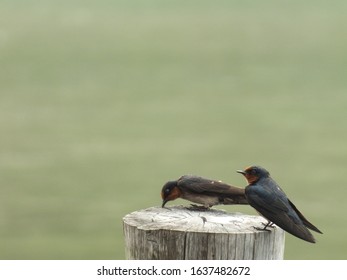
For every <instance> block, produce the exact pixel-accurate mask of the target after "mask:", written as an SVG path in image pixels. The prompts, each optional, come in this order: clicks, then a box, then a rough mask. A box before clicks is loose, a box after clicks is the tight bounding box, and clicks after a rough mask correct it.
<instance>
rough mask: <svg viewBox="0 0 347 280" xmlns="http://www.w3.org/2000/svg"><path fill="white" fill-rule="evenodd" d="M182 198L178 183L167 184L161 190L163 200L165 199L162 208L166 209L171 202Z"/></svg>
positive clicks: (170, 182)
mask: <svg viewBox="0 0 347 280" xmlns="http://www.w3.org/2000/svg"><path fill="white" fill-rule="evenodd" d="M180 196H181V191H180V189H179V188H178V187H177V181H169V182H167V183H166V184H165V185H164V186H163V188H162V189H161V198H162V199H163V204H162V205H161V207H164V206H165V204H166V203H167V202H168V201H170V200H175V199H176V198H179V197H180Z"/></svg>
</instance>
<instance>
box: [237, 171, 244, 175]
mask: <svg viewBox="0 0 347 280" xmlns="http://www.w3.org/2000/svg"><path fill="white" fill-rule="evenodd" d="M236 172H237V173H241V174H242V175H246V172H245V171H243V170H236Z"/></svg>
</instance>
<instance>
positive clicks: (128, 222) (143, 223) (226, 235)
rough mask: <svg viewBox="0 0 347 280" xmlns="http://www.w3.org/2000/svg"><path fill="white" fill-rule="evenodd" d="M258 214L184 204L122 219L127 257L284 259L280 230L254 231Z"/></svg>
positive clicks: (152, 258) (136, 213) (282, 233)
mask: <svg viewBox="0 0 347 280" xmlns="http://www.w3.org/2000/svg"><path fill="white" fill-rule="evenodd" d="M264 222H266V220H265V219H264V218H262V217H260V216H250V215H244V214H241V213H229V212H226V211H223V210H215V209H212V210H208V211H196V210H189V209H187V208H185V207H183V206H173V207H170V208H159V207H152V208H148V209H143V210H140V211H136V212H133V213H130V214H128V215H126V216H125V217H124V218H123V229H124V237H125V245H126V249H125V251H126V258H127V259H150V260H170V259H181V260H184V259H186V260H189V259H190V260H269V259H270V260H271V259H283V254H284V231H283V230H282V229H280V228H278V227H274V228H271V232H267V231H258V230H256V229H254V226H255V227H262V224H261V223H264Z"/></svg>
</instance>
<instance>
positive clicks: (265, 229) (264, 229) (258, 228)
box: [253, 227, 271, 232]
mask: <svg viewBox="0 0 347 280" xmlns="http://www.w3.org/2000/svg"><path fill="white" fill-rule="evenodd" d="M253 228H254V229H256V230H260V231H267V232H271V230H269V229H267V228H266V227H263V228H260V227H253Z"/></svg>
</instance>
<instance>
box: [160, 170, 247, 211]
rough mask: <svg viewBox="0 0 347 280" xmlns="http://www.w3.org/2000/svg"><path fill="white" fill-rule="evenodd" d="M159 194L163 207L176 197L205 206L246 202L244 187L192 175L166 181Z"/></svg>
mask: <svg viewBox="0 0 347 280" xmlns="http://www.w3.org/2000/svg"><path fill="white" fill-rule="evenodd" d="M161 195H162V199H163V205H162V206H163V207H164V205H165V204H166V203H167V202H168V201H170V200H174V199H176V198H183V199H186V200H189V201H191V202H194V203H199V204H202V205H204V206H205V207H207V208H208V207H211V206H213V205H217V204H248V202H247V199H246V197H245V190H244V189H242V188H237V187H234V186H231V185H228V184H226V183H223V182H221V181H217V180H211V179H206V178H203V177H199V176H194V175H184V176H182V177H180V178H179V179H178V180H175V181H169V182H167V183H166V184H165V185H164V186H163V188H162V192H161Z"/></svg>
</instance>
